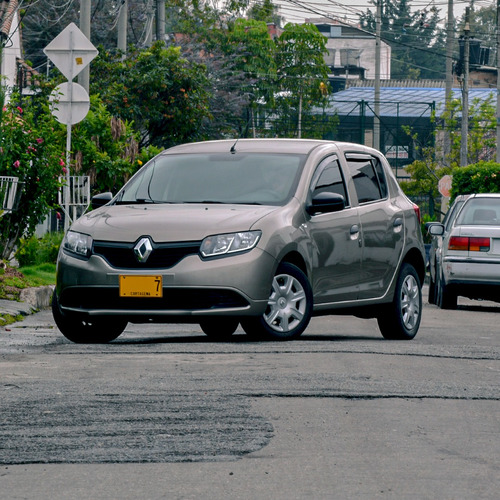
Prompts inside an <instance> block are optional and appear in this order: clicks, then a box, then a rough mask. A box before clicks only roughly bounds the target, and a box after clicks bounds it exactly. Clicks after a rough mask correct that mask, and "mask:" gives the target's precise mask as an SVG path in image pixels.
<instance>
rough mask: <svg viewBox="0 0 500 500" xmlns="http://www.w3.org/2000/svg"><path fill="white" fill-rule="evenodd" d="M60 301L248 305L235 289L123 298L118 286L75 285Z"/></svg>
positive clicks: (122, 305)
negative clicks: (157, 296) (156, 296)
mask: <svg viewBox="0 0 500 500" xmlns="http://www.w3.org/2000/svg"><path fill="white" fill-rule="evenodd" d="M60 304H61V306H63V307H71V308H76V309H97V310H99V309H112V310H118V311H123V312H124V313H126V312H127V311H130V310H137V311H144V310H154V311H162V310H164V311H169V310H181V311H182V310H200V309H225V308H236V307H237V308H240V307H246V306H248V302H247V301H246V300H245V299H244V298H243V297H242V296H241V295H240V294H238V293H237V292H234V291H233V290H219V289H214V288H212V289H200V288H164V289H163V297H161V298H136V297H120V296H119V293H118V289H117V288H105V287H72V288H67V289H65V290H64V291H63V292H62V295H61V298H60Z"/></svg>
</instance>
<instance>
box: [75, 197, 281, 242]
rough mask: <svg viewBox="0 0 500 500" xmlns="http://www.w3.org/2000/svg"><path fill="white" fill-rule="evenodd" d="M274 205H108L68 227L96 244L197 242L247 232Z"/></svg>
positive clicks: (269, 211) (274, 208) (273, 208)
mask: <svg viewBox="0 0 500 500" xmlns="http://www.w3.org/2000/svg"><path fill="white" fill-rule="evenodd" d="M278 208H279V207H274V206H249V205H210V204H185V205H166V204H162V205H110V206H104V207H101V208H99V209H97V210H94V211H92V212H89V213H88V214H86V215H84V216H83V217H81V218H80V219H78V220H77V221H76V222H75V223H74V224H73V226H72V227H71V229H72V230H74V231H80V232H82V233H86V234H89V235H91V236H92V238H93V239H94V240H100V241H125V242H134V241H136V240H137V239H138V238H139V237H141V236H151V238H152V239H153V240H154V241H156V242H157V243H158V242H169V241H199V240H202V239H203V238H205V237H206V236H209V235H211V234H219V233H229V232H235V231H247V230H249V229H251V228H252V226H253V225H254V224H255V223H256V222H257V221H258V220H259V219H261V218H262V217H264V216H266V215H267V214H269V213H271V212H273V211H275V210H277V209H278Z"/></svg>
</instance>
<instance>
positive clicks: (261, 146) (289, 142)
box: [163, 139, 380, 155]
mask: <svg viewBox="0 0 500 500" xmlns="http://www.w3.org/2000/svg"><path fill="white" fill-rule="evenodd" d="M327 145H330V146H335V147H336V149H337V150H340V149H347V150H353V149H354V150H356V151H359V152H366V153H373V152H375V150H374V149H372V148H369V147H367V146H363V145H361V144H354V143H348V142H336V141H324V140H316V139H225V140H220V141H205V142H192V143H188V144H182V145H179V146H174V147H172V148H170V149H167V150H165V151H164V152H163V154H177V153H225V152H229V151H230V150H231V148H233V146H234V151H235V152H242V153H246V152H260V153H291V154H305V155H307V154H309V153H311V151H313V150H314V149H316V148H317V147H320V146H327ZM379 154H380V153H379Z"/></svg>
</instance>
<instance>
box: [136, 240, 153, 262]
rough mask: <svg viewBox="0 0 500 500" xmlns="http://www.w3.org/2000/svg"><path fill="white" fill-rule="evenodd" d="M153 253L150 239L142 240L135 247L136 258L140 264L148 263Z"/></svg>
mask: <svg viewBox="0 0 500 500" xmlns="http://www.w3.org/2000/svg"><path fill="white" fill-rule="evenodd" d="M152 251H153V246H152V245H151V241H150V240H149V238H141V239H140V240H139V241H138V242H137V244H136V245H135V247H134V254H135V257H136V258H137V260H138V261H139V262H146V261H147V260H148V257H149V256H150V255H151V252H152Z"/></svg>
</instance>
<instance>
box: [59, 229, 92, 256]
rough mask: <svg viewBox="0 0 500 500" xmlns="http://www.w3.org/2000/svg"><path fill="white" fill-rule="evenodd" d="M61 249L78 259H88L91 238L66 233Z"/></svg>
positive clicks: (79, 234)
mask: <svg viewBox="0 0 500 500" xmlns="http://www.w3.org/2000/svg"><path fill="white" fill-rule="evenodd" d="M62 245H63V249H64V250H66V251H68V252H70V253H72V254H75V255H77V256H78V257H85V258H88V257H90V251H91V250H92V238H91V237H90V236H89V235H88V234H83V233H77V232H76V231H68V232H67V233H66V236H65V237H64V240H63V243H62Z"/></svg>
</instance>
